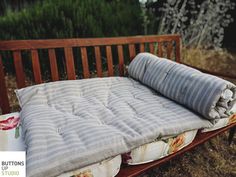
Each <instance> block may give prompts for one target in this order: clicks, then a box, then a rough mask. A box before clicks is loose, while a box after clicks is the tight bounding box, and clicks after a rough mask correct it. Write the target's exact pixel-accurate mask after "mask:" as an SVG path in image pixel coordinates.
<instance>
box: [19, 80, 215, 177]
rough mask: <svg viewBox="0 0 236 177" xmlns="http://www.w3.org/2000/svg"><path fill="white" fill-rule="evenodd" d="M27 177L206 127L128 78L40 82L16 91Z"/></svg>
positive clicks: (49, 173)
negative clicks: (25, 147) (25, 153)
mask: <svg viewBox="0 0 236 177" xmlns="http://www.w3.org/2000/svg"><path fill="white" fill-rule="evenodd" d="M17 95H18V98H19V100H20V104H21V106H22V111H21V121H22V127H23V131H24V134H25V141H26V144H27V176H29V177H30V176H34V177H37V176H56V175H59V174H61V173H63V172H65V171H69V170H73V169H77V168H81V167H84V166H86V165H89V164H92V163H95V162H99V161H101V160H103V159H106V158H108V157H112V156H115V155H117V154H120V153H124V152H128V151H130V150H131V149H133V148H135V147H138V146H140V145H142V144H145V143H148V142H152V141H153V140H154V139H156V138H157V137H159V136H164V135H172V134H177V133H181V132H183V131H186V130H192V129H198V128H202V127H210V126H211V123H210V122H209V121H207V120H204V119H202V118H201V117H200V116H198V115H196V114H195V113H193V112H191V111H189V110H188V109H186V108H184V107H182V106H181V105H178V104H176V103H175V102H173V101H171V100H169V99H167V98H165V97H163V96H161V95H159V94H157V93H156V92H155V91H153V90H152V89H149V88H148V87H146V86H144V85H142V84H140V83H139V82H137V81H134V80H133V79H130V78H123V77H109V78H96V79H85V80H74V81H60V82H53V83H48V84H41V85H37V86H33V87H28V88H24V89H21V90H18V91H17Z"/></svg>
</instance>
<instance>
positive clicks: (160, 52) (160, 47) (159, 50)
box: [157, 42, 163, 57]
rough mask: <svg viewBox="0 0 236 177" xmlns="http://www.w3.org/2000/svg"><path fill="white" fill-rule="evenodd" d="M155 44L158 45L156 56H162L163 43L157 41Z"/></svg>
mask: <svg viewBox="0 0 236 177" xmlns="http://www.w3.org/2000/svg"><path fill="white" fill-rule="evenodd" d="M157 45H158V56H159V57H163V51H162V47H163V43H162V42H159V43H158V44H157Z"/></svg>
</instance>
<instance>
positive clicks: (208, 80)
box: [128, 53, 236, 120]
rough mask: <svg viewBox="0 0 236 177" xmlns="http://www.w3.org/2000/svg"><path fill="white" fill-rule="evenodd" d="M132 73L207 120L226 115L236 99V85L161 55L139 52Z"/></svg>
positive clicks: (131, 65) (144, 82)
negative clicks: (160, 56)
mask: <svg viewBox="0 0 236 177" xmlns="http://www.w3.org/2000/svg"><path fill="white" fill-rule="evenodd" d="M128 72H129V75H130V76H131V77H133V78H135V79H137V80H139V81H140V82H142V83H143V84H145V85H148V86H149V87H151V88H153V89H155V90H156V91H158V92H159V93H161V94H163V95H164V96H166V97H168V98H170V99H172V100H174V101H177V102H178V103H180V104H182V105H184V106H186V107H188V108H190V109H192V110H194V111H196V112H198V113H200V114H201V115H202V116H204V117H205V118H207V119H211V120H214V119H219V118H225V117H228V116H229V115H230V113H229V110H230V109H231V107H232V106H233V104H235V102H236V86H235V85H234V84H232V83H230V82H228V81H226V80H223V79H221V78H218V77H215V76H212V75H209V74H204V73H202V72H200V71H198V70H196V69H193V68H190V67H188V66H185V65H182V64H178V63H176V62H173V61H170V60H168V59H164V58H159V57H157V56H155V55H152V54H149V53H140V54H138V55H137V56H136V57H135V59H134V60H133V62H131V64H130V66H129V69H128Z"/></svg>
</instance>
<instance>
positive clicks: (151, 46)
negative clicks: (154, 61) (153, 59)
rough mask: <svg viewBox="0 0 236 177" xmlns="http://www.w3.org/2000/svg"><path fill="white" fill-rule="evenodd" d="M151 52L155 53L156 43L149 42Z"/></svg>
mask: <svg viewBox="0 0 236 177" xmlns="http://www.w3.org/2000/svg"><path fill="white" fill-rule="evenodd" d="M149 52H150V53H152V54H154V52H155V51H154V44H153V43H150V44H149Z"/></svg>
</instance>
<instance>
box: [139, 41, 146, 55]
mask: <svg viewBox="0 0 236 177" xmlns="http://www.w3.org/2000/svg"><path fill="white" fill-rule="evenodd" d="M139 50H140V53H141V52H145V45H144V43H142V44H140V45H139Z"/></svg>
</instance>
